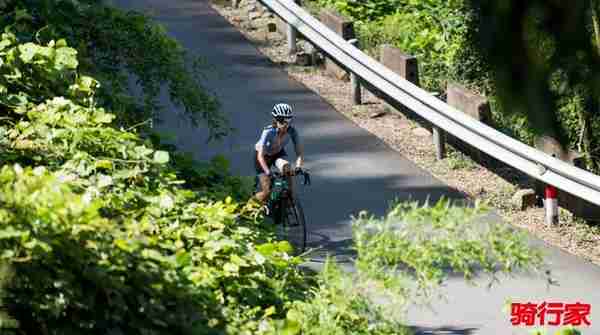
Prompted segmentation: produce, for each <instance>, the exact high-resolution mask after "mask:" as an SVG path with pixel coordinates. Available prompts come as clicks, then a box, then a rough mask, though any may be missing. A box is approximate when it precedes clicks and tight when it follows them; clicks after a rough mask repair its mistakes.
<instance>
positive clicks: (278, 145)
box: [254, 125, 300, 156]
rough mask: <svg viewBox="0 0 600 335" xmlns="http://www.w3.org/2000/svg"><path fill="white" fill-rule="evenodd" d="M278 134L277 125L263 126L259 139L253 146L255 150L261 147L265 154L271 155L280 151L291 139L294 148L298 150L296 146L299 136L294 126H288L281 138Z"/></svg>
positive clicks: (298, 142)
mask: <svg viewBox="0 0 600 335" xmlns="http://www.w3.org/2000/svg"><path fill="white" fill-rule="evenodd" d="M278 134H279V130H277V127H273V126H272V125H271V126H267V127H265V128H264V129H263V131H262V134H261V135H260V139H259V140H258V142H256V145H255V146H254V147H255V149H256V151H259V150H260V149H262V150H263V152H264V153H265V154H266V155H269V156H273V155H275V154H277V153H278V152H280V151H281V150H282V149H283V148H284V147H285V146H286V144H288V142H289V141H290V139H291V140H292V143H294V149H295V150H296V152H298V149H297V148H298V145H299V144H300V136H298V131H296V128H294V127H292V126H289V127H288V129H287V133H286V134H285V135H283V137H281V138H279V136H278Z"/></svg>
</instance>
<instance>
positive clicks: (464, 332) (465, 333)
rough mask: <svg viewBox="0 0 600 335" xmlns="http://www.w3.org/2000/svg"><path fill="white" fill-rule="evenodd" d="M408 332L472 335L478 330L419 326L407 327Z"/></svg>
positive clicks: (434, 334) (425, 334)
mask: <svg viewBox="0 0 600 335" xmlns="http://www.w3.org/2000/svg"><path fill="white" fill-rule="evenodd" d="M409 328H410V330H412V331H413V332H414V334H415V335H470V334H474V333H475V331H477V329H478V328H470V327H468V328H464V327H450V326H444V327H420V326H409Z"/></svg>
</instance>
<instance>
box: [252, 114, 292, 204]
mask: <svg viewBox="0 0 600 335" xmlns="http://www.w3.org/2000/svg"><path fill="white" fill-rule="evenodd" d="M271 115H272V116H273V121H272V123H271V125H269V126H266V127H265V128H264V129H263V130H262V133H261V135H260V138H259V140H258V142H256V145H255V150H256V151H255V152H254V167H255V169H256V173H257V177H258V181H259V184H260V192H258V193H256V195H255V197H256V199H257V200H258V201H260V203H262V204H264V203H265V202H266V201H267V199H269V195H270V193H271V166H273V165H275V166H276V167H277V169H279V172H281V173H283V174H285V175H286V179H287V182H288V185H289V187H290V194H291V196H292V197H293V196H294V183H293V181H292V176H291V167H290V163H289V162H288V161H287V160H286V159H285V158H287V153H286V152H285V146H286V144H288V143H289V141H290V140H292V143H293V144H294V151H295V152H296V157H297V158H296V169H301V168H302V164H303V162H304V149H303V146H302V143H301V142H300V137H299V135H298V131H297V130H296V128H294V127H293V126H292V125H291V122H292V119H293V118H294V116H293V114H292V107H291V106H290V105H288V104H286V103H278V104H276V105H275V106H273V110H272V111H271Z"/></svg>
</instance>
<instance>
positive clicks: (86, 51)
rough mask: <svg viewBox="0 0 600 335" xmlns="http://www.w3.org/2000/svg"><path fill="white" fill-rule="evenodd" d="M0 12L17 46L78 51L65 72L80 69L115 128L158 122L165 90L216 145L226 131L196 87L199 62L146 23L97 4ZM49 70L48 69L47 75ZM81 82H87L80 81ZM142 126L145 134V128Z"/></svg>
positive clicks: (62, 3) (59, 1) (10, 4)
mask: <svg viewBox="0 0 600 335" xmlns="http://www.w3.org/2000/svg"><path fill="white" fill-rule="evenodd" d="M0 9H2V11H1V12H2V13H3V14H4V17H3V18H2V19H1V20H2V21H3V22H2V23H3V25H4V26H8V27H12V28H11V29H14V30H15V31H17V32H18V37H19V40H20V41H24V42H34V43H36V44H44V45H47V44H48V43H49V42H50V41H52V40H54V41H60V40H62V39H64V40H66V42H67V43H68V44H69V45H70V46H72V48H73V49H74V50H73V49H71V48H68V49H64V51H59V52H60V53H62V52H66V51H68V52H70V53H73V52H75V50H76V52H77V55H78V58H79V59H78V60H75V63H72V64H64V66H70V67H71V69H72V68H73V66H76V65H77V64H79V65H80V70H81V71H82V72H83V73H87V74H89V75H90V76H91V77H94V78H96V79H97V80H98V82H99V83H101V85H100V86H99V88H97V89H96V99H97V101H98V103H99V104H100V105H101V106H103V107H105V108H108V109H110V110H111V111H112V112H113V113H114V114H116V115H117V116H118V118H117V121H116V122H118V123H119V125H132V124H136V123H141V122H143V121H146V120H147V119H148V118H154V119H156V120H158V118H157V115H158V111H160V110H161V108H162V106H161V105H160V103H159V100H158V98H159V93H160V90H161V87H163V86H165V87H166V88H167V92H168V94H169V97H170V99H171V101H172V102H173V103H174V104H175V105H178V106H182V107H183V108H184V110H185V112H186V113H187V115H188V116H189V117H190V118H191V121H192V123H193V124H194V125H197V124H198V123H199V122H200V121H201V120H204V121H205V122H206V124H207V126H208V129H209V131H210V134H209V138H211V139H218V138H220V137H222V136H224V135H226V134H227V133H228V132H229V131H230V130H231V128H230V127H229V122H228V121H227V119H226V118H225V117H224V115H223V114H222V113H220V111H219V103H218V101H217V99H216V98H215V96H214V95H212V94H209V93H208V89H207V88H206V87H204V86H203V85H202V83H201V79H202V78H201V71H202V70H203V67H202V66H201V64H202V63H203V62H202V61H201V60H200V59H191V58H190V57H188V56H187V55H186V52H185V50H184V49H183V48H182V46H181V45H180V44H179V43H178V42H177V41H176V40H174V39H173V38H170V37H169V36H168V35H167V34H166V32H165V30H164V28H163V27H161V26H160V25H158V24H156V23H154V22H153V21H152V20H151V19H150V18H149V17H148V16H146V15H143V14H140V13H137V12H133V11H132V12H123V11H121V10H119V9H116V8H113V7H110V6H107V5H103V4H102V2H101V1H98V0H83V1H67V0H44V1H37V0H36V1H32V0H8V1H3V2H2V4H0ZM57 43H64V42H57ZM31 45H32V44H30V45H29V46H31ZM28 48H29V47H28V46H27V45H25V46H23V49H24V51H25V52H38V51H36V50H29V49H28ZM55 49H56V50H58V48H55ZM38 54H39V52H38ZM48 57H58V58H57V59H60V58H61V57H62V56H61V55H57V56H53V55H52V54H50V55H48ZM63 58H64V57H63ZM59 63H60V60H59ZM59 63H57V66H58V64H59ZM38 64H39V65H42V64H41V63H38ZM51 68H52V67H48V68H47V70H48V71H50V72H52V71H51V70H50V69H51ZM49 75H51V73H49ZM14 79H15V80H16V79H17V78H16V77H14ZM35 79H36V80H37V79H39V78H35ZM133 81H136V84H137V85H139V86H140V87H141V92H140V93H141V96H140V97H139V98H134V97H133V96H132V93H131V91H130V86H131V85H132V82H133ZM82 82H83V84H84V85H86V84H87V83H88V82H86V81H85V79H82ZM90 84H91V83H90ZM94 84H96V83H94ZM40 85H41V86H43V82H42V83H40ZM31 89H34V90H35V89H36V88H35V87H31ZM40 93H41V92H40ZM142 125H143V126H144V127H146V130H148V124H147V123H142Z"/></svg>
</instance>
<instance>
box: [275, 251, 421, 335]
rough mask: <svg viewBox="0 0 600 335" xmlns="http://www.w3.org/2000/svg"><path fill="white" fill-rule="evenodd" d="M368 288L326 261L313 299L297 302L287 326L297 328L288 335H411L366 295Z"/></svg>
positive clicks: (289, 314) (287, 320)
mask: <svg viewBox="0 0 600 335" xmlns="http://www.w3.org/2000/svg"><path fill="white" fill-rule="evenodd" d="M367 286H368V284H365V283H361V282H356V281H355V278H354V277H353V276H351V275H349V274H348V273H345V272H344V271H343V270H341V269H340V268H339V267H338V266H337V265H336V264H335V263H332V262H331V261H330V260H327V262H326V263H325V266H324V268H323V269H322V270H321V272H320V273H319V275H318V278H317V287H316V288H314V289H313V290H312V292H311V297H310V300H307V301H295V302H294V303H293V304H292V305H291V306H290V309H289V311H288V312H287V317H286V320H285V323H284V325H285V326H287V327H288V328H291V325H294V326H295V331H293V332H289V334H306V335H319V334H332V335H344V334H377V335H384V334H390V335H391V334H397V335H404V334H412V332H411V331H410V330H409V329H408V328H407V327H405V326H403V325H402V323H400V321H399V320H398V319H395V318H394V317H393V316H391V315H386V314H385V311H384V310H383V309H382V307H381V306H379V305H378V304H377V303H374V302H373V301H372V300H371V299H370V297H369V296H367V295H365V292H366V289H367ZM283 329H285V328H283Z"/></svg>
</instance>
